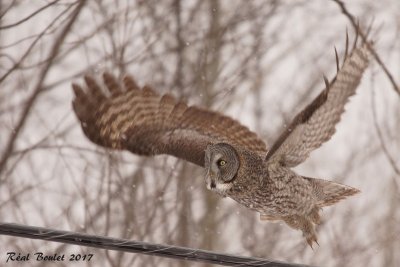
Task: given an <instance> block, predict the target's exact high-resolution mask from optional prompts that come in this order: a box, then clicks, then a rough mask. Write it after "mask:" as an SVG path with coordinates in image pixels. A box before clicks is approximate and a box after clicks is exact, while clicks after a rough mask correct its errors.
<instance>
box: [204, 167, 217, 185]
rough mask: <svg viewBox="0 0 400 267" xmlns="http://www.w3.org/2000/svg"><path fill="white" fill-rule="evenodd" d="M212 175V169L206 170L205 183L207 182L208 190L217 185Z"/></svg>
mask: <svg viewBox="0 0 400 267" xmlns="http://www.w3.org/2000/svg"><path fill="white" fill-rule="evenodd" d="M214 177H215V174H214V173H213V172H212V171H208V172H207V175H206V184H207V189H208V190H214V189H215V188H216V187H217V185H216V184H215V181H214Z"/></svg>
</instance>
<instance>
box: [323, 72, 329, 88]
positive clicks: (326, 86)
mask: <svg viewBox="0 0 400 267" xmlns="http://www.w3.org/2000/svg"><path fill="white" fill-rule="evenodd" d="M323 78H324V82H325V89H328V88H329V80H328V78H327V77H326V76H325V75H323Z"/></svg>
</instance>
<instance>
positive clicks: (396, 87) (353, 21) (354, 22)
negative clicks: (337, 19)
mask: <svg viewBox="0 0 400 267" xmlns="http://www.w3.org/2000/svg"><path fill="white" fill-rule="evenodd" d="M332 1H333V2H335V3H337V4H338V5H339V7H340V9H341V10H342V13H343V14H344V15H345V16H346V17H347V18H348V19H349V20H350V22H351V24H352V25H353V27H354V29H355V30H356V31H357V32H358V33H359V34H360V36H361V38H362V39H363V41H367V36H366V34H365V33H364V32H363V31H362V30H361V29H360V27H359V26H358V23H357V20H356V19H355V18H354V16H353V15H352V14H351V13H350V12H349V11H348V10H347V8H346V6H345V5H344V3H343V2H342V1H341V0H332ZM368 48H369V50H370V52H371V54H372V55H373V56H374V58H375V60H376V62H378V64H379V66H380V67H381V68H382V70H383V72H384V73H385V74H386V76H387V77H388V79H389V81H390V83H391V84H392V87H393V90H394V91H395V92H396V93H397V95H398V96H399V97H400V87H399V85H398V84H397V83H396V81H395V80H394V78H393V75H392V74H391V73H390V72H389V70H388V69H387V67H386V65H385V64H384V63H383V61H382V60H381V58H380V57H379V55H378V53H377V52H376V51H375V49H374V48H373V47H372V46H370V45H369V46H368Z"/></svg>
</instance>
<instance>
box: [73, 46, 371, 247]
mask: <svg viewBox="0 0 400 267" xmlns="http://www.w3.org/2000/svg"><path fill="white" fill-rule="evenodd" d="M346 43H347V44H348V42H346ZM369 45H370V44H369V43H364V44H363V45H362V46H360V47H357V46H356V42H355V45H354V47H353V51H352V52H351V53H350V54H349V55H348V54H347V48H346V54H345V59H344V61H343V64H342V66H339V62H338V58H337V70H338V72H337V74H336V76H335V77H334V78H333V79H332V81H330V82H329V81H328V80H327V79H326V78H325V86H326V87H325V89H324V90H323V91H322V92H321V93H320V94H319V95H318V96H317V97H316V98H315V99H314V100H313V101H312V102H311V103H310V104H309V105H308V106H307V107H306V108H305V109H303V110H302V111H301V112H300V113H299V114H298V115H297V116H295V118H294V119H293V121H292V123H291V124H290V125H289V127H286V128H285V130H284V131H283V132H282V134H281V135H280V136H279V138H278V139H277V140H276V141H275V142H274V143H273V145H272V146H271V147H270V148H267V146H266V144H265V143H264V142H263V140H261V139H260V138H259V137H258V136H257V135H256V134H255V133H254V132H252V131H250V130H249V129H248V128H247V127H245V126H243V125H241V124H240V123H239V122H238V121H236V120H234V119H232V118H230V117H227V116H224V115H223V114H220V113H218V112H214V111H210V110H206V109H203V108H198V107H196V106H188V105H187V104H186V103H184V102H182V101H179V100H176V99H175V98H174V97H172V96H171V95H168V94H166V95H163V96H160V95H159V94H157V93H156V92H155V91H154V90H153V89H151V88H150V87H148V86H144V87H143V88H140V87H139V86H138V85H137V84H136V82H135V80H134V79H133V78H131V77H129V76H127V77H125V79H124V80H123V81H119V80H117V79H115V78H114V77H113V76H112V75H110V74H108V73H105V74H104V75H103V81H104V82H103V86H102V85H99V83H98V82H97V81H96V80H95V79H94V78H92V77H90V76H85V82H86V85H87V86H86V88H82V87H81V86H79V85H76V84H73V90H74V93H75V99H74V101H73V108H74V111H75V113H76V115H77V117H78V119H79V120H80V122H81V126H82V129H83V132H84V133H85V135H86V136H87V137H88V138H89V139H90V140H91V141H92V142H94V143H96V144H98V145H101V146H103V147H107V148H112V149H120V150H122V149H124V150H128V151H131V152H132V153H135V154H139V155H145V156H153V155H158V154H168V155H172V156H175V157H178V158H181V159H184V160H187V161H189V162H192V163H194V164H196V165H199V166H201V167H204V169H205V183H206V186H207V188H208V189H210V190H212V191H213V192H216V193H218V194H219V195H221V196H224V197H230V198H232V199H234V200H235V201H237V202H238V203H240V204H241V205H243V206H245V207H247V208H249V209H252V210H255V211H258V212H259V213H260V218H261V220H267V221H276V220H282V221H284V222H285V223H286V224H287V225H289V226H290V227H292V228H294V229H299V230H301V231H302V232H303V235H304V237H305V238H306V240H307V242H308V244H309V245H310V246H312V244H313V242H317V237H316V233H315V226H316V225H318V224H319V223H320V215H319V211H320V209H321V208H322V207H325V206H329V205H332V204H335V203H336V202H338V201H340V200H341V199H344V198H346V197H348V196H351V195H354V194H356V193H358V192H359V191H358V190H357V189H355V188H352V187H350V186H346V185H342V184H339V183H335V182H331V181H327V180H322V179H315V178H309V177H304V176H301V175H299V174H297V173H295V172H294V171H293V170H292V169H291V168H292V167H295V166H297V165H299V164H301V163H302V162H304V161H305V160H306V159H307V157H308V156H309V154H310V153H311V152H312V151H313V150H315V149H317V148H318V147H320V146H321V145H322V144H323V143H324V142H326V141H328V140H329V139H330V138H331V136H332V135H333V134H334V132H335V125H336V124H337V123H338V122H339V120H340V117H341V115H342V113H343V112H344V106H345V104H346V103H347V101H348V99H349V98H350V96H352V95H353V94H354V93H355V90H356V88H357V86H358V84H359V83H360V80H361V77H362V74H363V72H364V70H365V69H366V68H367V66H368V55H369ZM336 56H337V55H336Z"/></svg>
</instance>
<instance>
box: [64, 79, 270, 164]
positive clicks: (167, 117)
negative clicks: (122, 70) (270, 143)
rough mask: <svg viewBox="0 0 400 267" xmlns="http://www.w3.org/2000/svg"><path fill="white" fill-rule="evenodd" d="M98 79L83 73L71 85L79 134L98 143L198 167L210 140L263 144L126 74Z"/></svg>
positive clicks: (262, 148) (226, 120) (258, 147)
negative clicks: (80, 81)
mask: <svg viewBox="0 0 400 267" xmlns="http://www.w3.org/2000/svg"><path fill="white" fill-rule="evenodd" d="M103 81H104V84H99V83H98V82H97V81H96V80H95V79H94V78H92V77H90V76H85V82H86V87H81V86H79V85H77V84H72V88H73V90H74V93H75V99H74V100H73V102H72V104H73V109H74V111H75V113H76V115H77V117H78V119H79V120H80V122H81V125H82V129H83V132H84V133H85V135H86V136H87V137H88V138H89V139H90V140H91V141H92V142H94V143H96V144H98V145H101V146H104V147H108V148H114V149H121V150H129V151H130V152H132V153H135V154H139V155H148V156H151V155H157V154H169V155H173V156H176V157H178V158H181V159H185V160H188V161H190V162H192V163H195V164H197V165H200V166H204V153H205V152H204V151H205V149H206V147H207V145H208V144H212V143H218V142H226V143H229V144H232V145H237V146H240V147H242V148H244V149H249V150H252V151H255V152H258V153H260V154H262V155H263V156H265V155H266V152H267V149H266V145H265V143H264V142H263V141H262V140H261V139H259V138H258V137H257V135H256V134H255V133H253V132H251V131H250V130H249V129H248V128H247V127H245V126H242V125H241V124H240V123H239V122H238V121H236V120H233V119H232V118H230V117H227V116H224V115H222V114H220V113H218V112H213V111H210V110H206V109H202V108H199V107H196V106H188V105H187V104H186V103H184V102H182V101H178V100H176V99H175V98H174V97H172V96H171V95H169V94H165V95H162V96H161V95H159V94H157V93H156V92H155V91H154V90H153V89H151V88H150V87H148V86H144V87H143V88H139V87H138V86H137V84H136V82H135V80H134V79H133V78H132V77H129V76H127V77H125V78H124V79H123V81H122V82H121V83H120V81H119V80H117V79H115V77H113V76H112V75H111V74H108V73H105V74H103Z"/></svg>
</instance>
